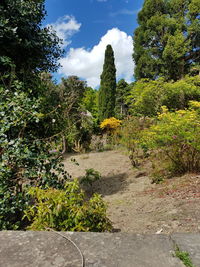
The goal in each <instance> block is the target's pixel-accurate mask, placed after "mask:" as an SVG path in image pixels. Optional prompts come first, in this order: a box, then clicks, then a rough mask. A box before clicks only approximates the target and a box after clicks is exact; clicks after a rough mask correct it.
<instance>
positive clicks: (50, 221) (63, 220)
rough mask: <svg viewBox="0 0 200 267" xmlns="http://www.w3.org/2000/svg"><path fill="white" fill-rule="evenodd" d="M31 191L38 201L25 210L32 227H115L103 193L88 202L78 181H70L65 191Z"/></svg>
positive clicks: (104, 228) (100, 230)
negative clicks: (109, 218) (107, 214)
mask: <svg viewBox="0 0 200 267" xmlns="http://www.w3.org/2000/svg"><path fill="white" fill-rule="evenodd" d="M29 194H30V195H31V197H32V198H33V199H34V200H35V204H34V205H33V206H31V207H29V208H28V209H27V210H26V212H25V214H26V217H27V218H28V219H29V221H31V222H32V223H31V225H30V227H29V228H28V229H30V230H45V229H46V228H48V227H50V228H52V229H54V230H57V231H84V232H87V231H93V232H103V231H110V230H111V228H112V227H111V223H110V221H109V220H108V219H107V217H106V206H105V204H104V202H103V200H102V198H101V197H100V195H97V194H95V195H94V196H93V197H92V198H90V199H89V201H86V200H85V198H84V194H83V192H82V191H81V190H80V187H79V184H78V181H77V180H75V181H73V182H68V183H66V185H65V189H64V190H57V189H52V188H49V189H46V190H42V189H40V188H35V187H33V188H31V189H30V191H29Z"/></svg>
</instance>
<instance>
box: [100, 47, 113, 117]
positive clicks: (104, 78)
mask: <svg viewBox="0 0 200 267" xmlns="http://www.w3.org/2000/svg"><path fill="white" fill-rule="evenodd" d="M115 95H116V68H115V59H114V52H113V49H112V46H111V45H107V47H106V51H105V59H104V65H103V72H102V74H101V83H100V89H99V120H100V121H102V120H104V119H106V118H109V117H112V116H114V109H115V97H116V96H115Z"/></svg>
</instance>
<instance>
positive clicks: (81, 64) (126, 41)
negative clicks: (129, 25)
mask: <svg viewBox="0 0 200 267" xmlns="http://www.w3.org/2000/svg"><path fill="white" fill-rule="evenodd" d="M108 44H111V45H112V48H113V50H114V54H115V66H116V69H117V78H122V77H123V78H124V79H126V80H127V81H131V79H132V76H133V70H134V64H133V60H132V52H133V41H132V37H131V36H128V35H127V34H126V33H125V32H123V31H120V30H119V29H118V28H113V29H111V30H109V31H107V33H106V34H105V35H104V36H103V37H102V38H101V40H100V42H99V43H98V44H97V45H95V46H94V47H93V48H92V49H91V50H86V49H85V48H83V47H82V48H77V49H74V48H71V49H70V50H69V52H68V54H67V55H66V57H64V58H62V59H61V60H60V63H61V65H62V67H61V69H60V73H61V74H63V75H65V76H69V75H77V76H78V77H81V78H83V79H85V80H86V81H87V83H88V85H89V86H92V87H96V86H98V85H99V84H100V75H101V73H102V69H103V61H104V53H105V48H106V46H107V45H108Z"/></svg>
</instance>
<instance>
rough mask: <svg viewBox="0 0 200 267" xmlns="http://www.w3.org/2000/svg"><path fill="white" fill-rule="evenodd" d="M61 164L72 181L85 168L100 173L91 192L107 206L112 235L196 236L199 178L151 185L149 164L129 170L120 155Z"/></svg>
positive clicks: (199, 215)
mask: <svg viewBox="0 0 200 267" xmlns="http://www.w3.org/2000/svg"><path fill="white" fill-rule="evenodd" d="M71 159H75V160H76V161H77V162H78V163H79V166H77V165H75V164H74V163H72V161H71ZM64 164H65V168H66V170H67V171H68V172H69V173H70V174H71V175H72V177H77V178H78V177H81V176H83V175H84V174H85V169H89V168H93V169H95V170H97V171H99V172H100V173H101V175H102V178H101V179H100V180H99V181H96V182H95V183H94V185H93V191H94V192H97V193H100V194H101V195H102V196H103V198H104V200H105V201H106V202H107V204H108V210H107V212H108V217H109V218H110V220H111V221H112V223H113V226H114V228H115V230H116V231H122V232H137V233H172V232H200V175H196V174H187V175H184V176H182V177H175V178H172V179H168V180H166V181H165V182H163V183H162V184H159V185H156V184H151V179H150V178H149V177H148V164H149V163H148V162H147V163H146V164H144V166H142V167H140V169H136V168H133V167H132V165H131V163H130V160H129V158H128V156H127V155H126V154H125V152H123V151H105V152H98V153H88V154H75V155H67V156H66V158H65V161H64Z"/></svg>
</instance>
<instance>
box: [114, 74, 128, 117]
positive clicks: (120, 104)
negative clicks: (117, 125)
mask: <svg viewBox="0 0 200 267" xmlns="http://www.w3.org/2000/svg"><path fill="white" fill-rule="evenodd" d="M129 91H130V88H129V86H128V83H127V82H126V81H125V80H124V79H121V80H119V81H118V83H117V87H116V105H115V113H116V114H117V117H119V118H120V119H121V118H123V116H124V115H126V113H127V109H128V107H127V104H126V98H127V96H128V94H129Z"/></svg>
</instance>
